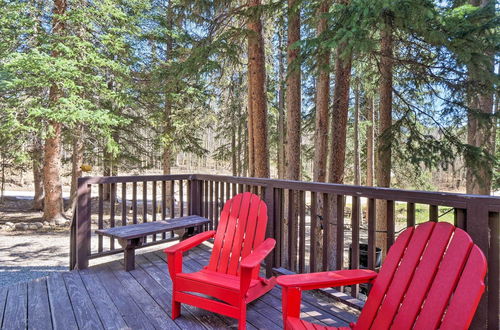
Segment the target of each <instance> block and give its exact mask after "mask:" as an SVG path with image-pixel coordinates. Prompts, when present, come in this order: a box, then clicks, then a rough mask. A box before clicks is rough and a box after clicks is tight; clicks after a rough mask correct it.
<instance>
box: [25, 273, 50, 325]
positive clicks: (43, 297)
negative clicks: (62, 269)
mask: <svg viewBox="0 0 500 330" xmlns="http://www.w3.org/2000/svg"><path fill="white" fill-rule="evenodd" d="M28 311H29V313H28V328H30V329H40V330H48V329H52V320H51V319H50V309H49V296H48V292H47V279H46V278H37V279H36V280H34V281H31V282H29V283H28Z"/></svg>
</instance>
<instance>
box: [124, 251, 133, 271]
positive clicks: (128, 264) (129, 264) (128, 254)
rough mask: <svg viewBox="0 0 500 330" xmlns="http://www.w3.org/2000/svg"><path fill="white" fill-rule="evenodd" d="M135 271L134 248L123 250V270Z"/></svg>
mask: <svg viewBox="0 0 500 330" xmlns="http://www.w3.org/2000/svg"><path fill="white" fill-rule="evenodd" d="M134 269H135V247H131V246H127V247H126V248H125V270H126V271H127V272H130V271H131V270H134Z"/></svg>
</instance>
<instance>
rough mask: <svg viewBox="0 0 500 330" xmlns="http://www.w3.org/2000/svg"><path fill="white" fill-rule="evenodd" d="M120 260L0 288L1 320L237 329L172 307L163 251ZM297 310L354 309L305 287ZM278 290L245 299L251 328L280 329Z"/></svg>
mask: <svg viewBox="0 0 500 330" xmlns="http://www.w3.org/2000/svg"><path fill="white" fill-rule="evenodd" d="M209 256H210V246H208V245H206V246H205V245H202V246H201V247H199V248H196V249H194V250H192V251H191V252H190V253H189V254H187V255H186V256H185V258H184V270H185V271H187V272H192V271H198V270H200V269H201V268H202V267H203V266H205V265H206V263H207V262H208V258H209ZM122 267H123V261H122V260H118V261H113V262H110V263H107V264H101V265H98V266H94V267H91V268H89V269H87V270H81V271H78V270H75V271H72V272H67V273H62V274H56V275H53V276H50V277H48V278H41V279H37V280H35V281H33V282H29V283H22V284H17V285H15V286H11V287H8V288H2V289H0V325H1V326H2V328H5V329H26V328H28V329H52V328H53V329H189V330H204V329H229V328H231V329H236V328H237V321H236V320H234V319H232V318H229V317H225V316H222V315H219V314H215V313H211V312H208V311H205V310H203V309H200V308H196V307H193V306H189V305H185V304H183V305H182V315H181V317H179V318H177V319H176V320H172V319H171V318H170V315H171V295H172V281H171V280H170V278H169V273H168V267H167V264H166V261H165V255H164V254H163V252H162V251H154V252H148V253H145V254H142V255H138V257H137V269H135V270H133V271H131V272H125V271H124V270H123V269H122ZM301 312H302V314H301V316H302V317H303V318H304V319H306V320H310V321H312V322H314V323H317V324H320V325H331V326H346V325H347V324H348V322H349V321H351V320H353V321H354V320H355V319H356V316H355V315H354V314H350V312H349V311H346V310H344V309H341V308H339V307H337V305H336V304H331V303H330V302H326V301H321V300H318V298H317V297H315V296H312V295H310V294H308V293H306V294H304V295H303V301H302V310H301ZM281 317H282V316H281V290H280V289H279V288H278V287H276V288H274V289H273V290H271V291H270V292H269V293H268V294H266V295H264V296H262V297H260V298H259V299H257V300H255V301H253V302H252V303H250V304H249V306H248V310H247V321H248V322H247V328H248V329H251V330H253V329H270V330H274V329H281V328H282V318H281Z"/></svg>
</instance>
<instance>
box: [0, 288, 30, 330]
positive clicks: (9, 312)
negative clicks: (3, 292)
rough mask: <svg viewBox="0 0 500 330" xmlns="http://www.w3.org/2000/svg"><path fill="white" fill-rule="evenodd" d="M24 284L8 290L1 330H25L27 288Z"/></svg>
mask: <svg viewBox="0 0 500 330" xmlns="http://www.w3.org/2000/svg"><path fill="white" fill-rule="evenodd" d="M27 287H28V286H27V284H26V283H18V284H15V285H13V286H11V287H10V288H9V292H8V293H7V301H6V303H5V312H4V314H5V315H4V319H3V324H2V329H4V328H6V329H12V330H18V329H19V330H21V329H26V327H27V321H28V308H27V306H28V288H27Z"/></svg>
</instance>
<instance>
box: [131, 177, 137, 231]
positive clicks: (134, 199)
mask: <svg viewBox="0 0 500 330" xmlns="http://www.w3.org/2000/svg"><path fill="white" fill-rule="evenodd" d="M132 221H133V223H134V224H136V223H137V182H134V183H133V184H132Z"/></svg>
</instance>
